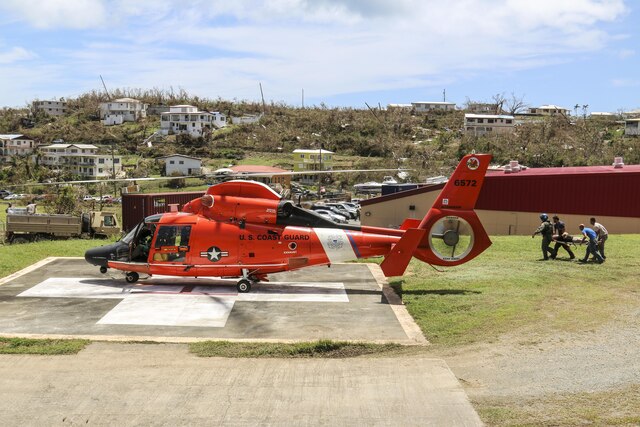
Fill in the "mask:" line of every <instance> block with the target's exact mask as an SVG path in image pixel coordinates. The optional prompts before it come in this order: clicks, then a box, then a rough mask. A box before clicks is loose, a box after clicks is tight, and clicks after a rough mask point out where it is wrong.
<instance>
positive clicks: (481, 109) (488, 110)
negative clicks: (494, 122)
mask: <svg viewBox="0 0 640 427" xmlns="http://www.w3.org/2000/svg"><path fill="white" fill-rule="evenodd" d="M465 110H467V112H468V113H471V114H501V113H502V110H501V108H500V106H499V105H498V104H495V103H493V104H491V103H487V102H469V103H468V104H467V107H466V108H465Z"/></svg>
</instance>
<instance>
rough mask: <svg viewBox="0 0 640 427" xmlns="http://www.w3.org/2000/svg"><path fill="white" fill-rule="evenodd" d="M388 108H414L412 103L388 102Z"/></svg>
mask: <svg viewBox="0 0 640 427" xmlns="http://www.w3.org/2000/svg"><path fill="white" fill-rule="evenodd" d="M387 110H413V105H411V104H387Z"/></svg>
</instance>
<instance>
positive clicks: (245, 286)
mask: <svg viewBox="0 0 640 427" xmlns="http://www.w3.org/2000/svg"><path fill="white" fill-rule="evenodd" d="M236 288H237V289H238V292H239V293H242V294H244V293H247V292H250V291H251V282H250V281H249V280H247V279H240V280H238V284H237V285H236Z"/></svg>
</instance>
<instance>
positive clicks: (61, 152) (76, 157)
mask: <svg viewBox="0 0 640 427" xmlns="http://www.w3.org/2000/svg"><path fill="white" fill-rule="evenodd" d="M38 150H39V151H40V153H41V158H40V162H41V164H42V165H45V166H49V167H50V168H51V169H52V170H54V171H60V172H69V173H72V174H74V175H79V176H81V177H83V178H88V179H97V178H110V177H113V176H118V175H120V174H121V172H122V158H121V157H120V156H114V155H112V154H98V147H96V146H95V145H92V144H52V145H45V146H42V147H39V148H38Z"/></svg>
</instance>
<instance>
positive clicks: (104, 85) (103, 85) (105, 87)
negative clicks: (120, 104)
mask: <svg viewBox="0 0 640 427" xmlns="http://www.w3.org/2000/svg"><path fill="white" fill-rule="evenodd" d="M100 80H101V81H102V87H104V91H105V92H106V93H107V97H108V98H109V99H111V95H109V91H108V90H107V85H106V84H104V79H103V78H102V75H100Z"/></svg>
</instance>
